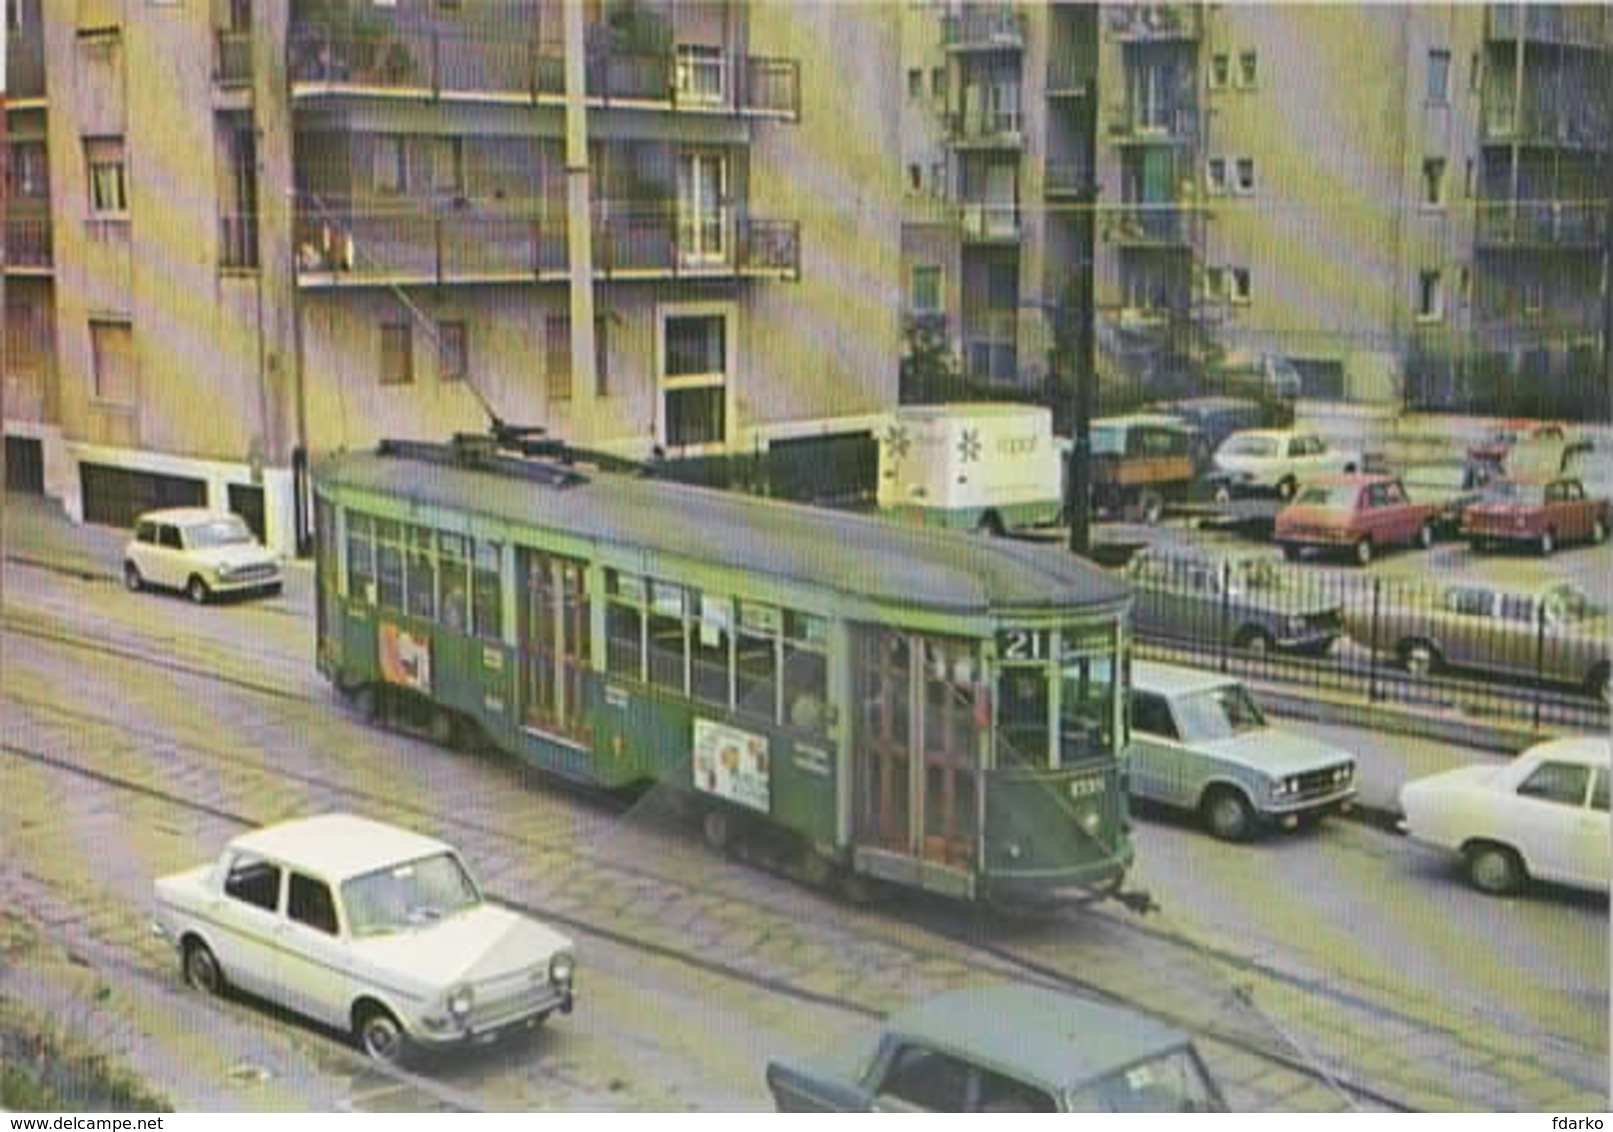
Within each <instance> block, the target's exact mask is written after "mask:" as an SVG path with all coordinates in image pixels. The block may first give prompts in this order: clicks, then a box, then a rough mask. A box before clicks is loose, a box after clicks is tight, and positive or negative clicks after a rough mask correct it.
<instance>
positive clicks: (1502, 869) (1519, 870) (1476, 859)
mask: <svg viewBox="0 0 1613 1132" xmlns="http://www.w3.org/2000/svg"><path fill="white" fill-rule="evenodd" d="M1527 875H1528V874H1527V873H1526V872H1525V871H1524V867H1523V861H1522V860H1521V859H1520V858H1519V857H1518V854H1517V853H1516V852H1514V851H1513V850H1511V849H1508V848H1507V847H1506V846H1505V845H1475V846H1473V847H1472V848H1471V849H1469V850H1468V851H1467V879H1468V880H1469V881H1471V882H1472V884H1473V887H1474V888H1476V889H1478V890H1479V891H1480V892H1488V893H1489V894H1490V895H1491V896H1506V895H1507V894H1509V893H1513V892H1516V891H1518V889H1519V888H1520V887H1521V886H1522V885H1523V881H1524V877H1525V876H1527Z"/></svg>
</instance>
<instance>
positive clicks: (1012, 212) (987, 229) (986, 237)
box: [958, 201, 1021, 244]
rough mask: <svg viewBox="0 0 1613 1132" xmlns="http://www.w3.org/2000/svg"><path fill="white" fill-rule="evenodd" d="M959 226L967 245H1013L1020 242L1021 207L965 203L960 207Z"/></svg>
mask: <svg viewBox="0 0 1613 1132" xmlns="http://www.w3.org/2000/svg"><path fill="white" fill-rule="evenodd" d="M958 225H959V230H960V231H961V233H962V236H963V240H964V242H965V243H971V244H1011V243H1015V242H1017V241H1018V240H1019V237H1020V234H1021V230H1020V219H1019V205H1017V204H1014V203H1012V202H1009V203H1006V204H990V203H987V202H985V201H975V202H965V203H963V204H961V205H959V206H958Z"/></svg>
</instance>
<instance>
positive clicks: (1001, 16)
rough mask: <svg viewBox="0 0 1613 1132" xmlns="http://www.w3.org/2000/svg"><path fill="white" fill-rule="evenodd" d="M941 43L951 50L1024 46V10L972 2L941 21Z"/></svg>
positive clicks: (1008, 5)
mask: <svg viewBox="0 0 1613 1132" xmlns="http://www.w3.org/2000/svg"><path fill="white" fill-rule="evenodd" d="M941 43H942V45H943V46H945V47H950V48H953V49H954V50H960V51H968V50H994V51H995V50H1005V49H1014V50H1017V49H1019V48H1022V47H1024V46H1025V14H1024V13H1023V12H1016V11H1015V10H1014V7H1013V5H1011V4H971V5H968V6H967V7H965V8H964V9H963V10H962V11H961V12H957V13H954V14H952V15H948V16H946V17H944V18H943V19H942V21H941Z"/></svg>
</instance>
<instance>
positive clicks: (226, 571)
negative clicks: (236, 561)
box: [213, 566, 235, 582]
mask: <svg viewBox="0 0 1613 1132" xmlns="http://www.w3.org/2000/svg"><path fill="white" fill-rule="evenodd" d="M233 573H235V567H233V566H219V567H216V568H215V569H214V570H213V575H214V576H215V577H216V578H218V580H219V581H221V582H227V581H229V578H230V575H231V574H233Z"/></svg>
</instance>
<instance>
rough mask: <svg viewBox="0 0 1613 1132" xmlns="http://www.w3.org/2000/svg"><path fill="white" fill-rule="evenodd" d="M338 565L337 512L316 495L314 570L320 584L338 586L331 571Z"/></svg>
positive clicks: (333, 587) (331, 586) (328, 586)
mask: <svg viewBox="0 0 1613 1132" xmlns="http://www.w3.org/2000/svg"><path fill="white" fill-rule="evenodd" d="M335 566H336V512H335V511H334V510H333V509H332V508H331V505H330V504H329V503H328V502H326V501H325V500H324V499H322V498H320V497H318V496H315V497H314V571H315V573H316V574H317V575H318V577H319V582H320V585H322V586H325V587H327V588H330V589H335V588H336V578H335V576H334V575H332V574H331V571H332V570H333V569H334V568H335Z"/></svg>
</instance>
